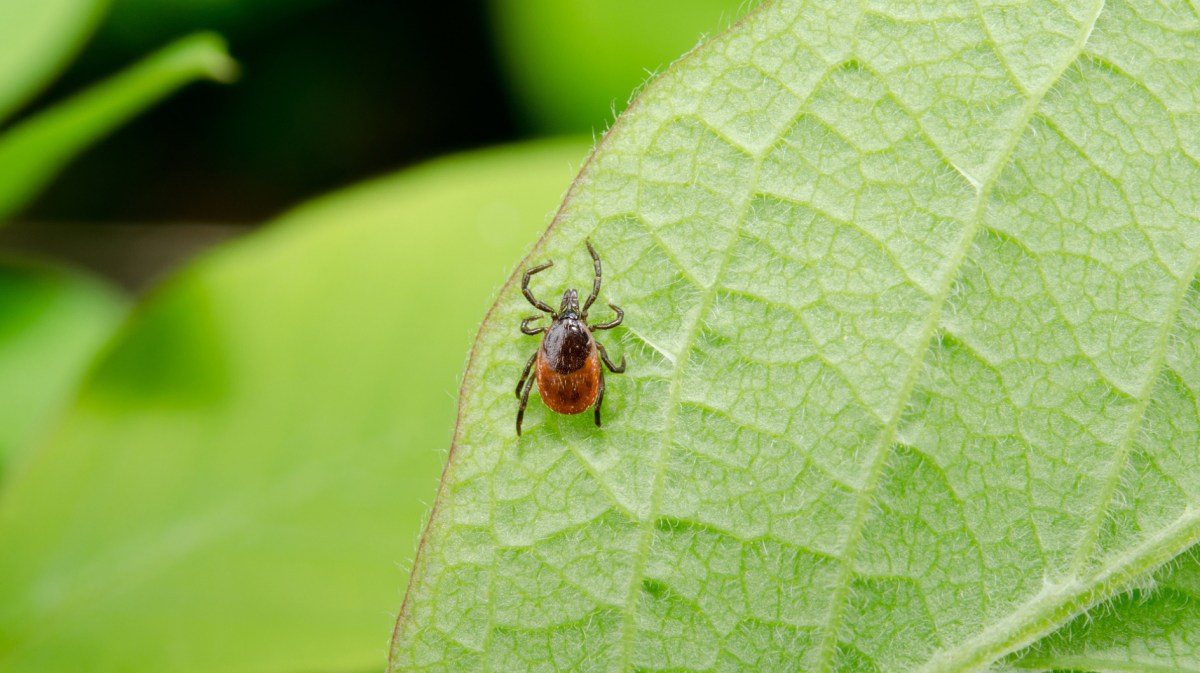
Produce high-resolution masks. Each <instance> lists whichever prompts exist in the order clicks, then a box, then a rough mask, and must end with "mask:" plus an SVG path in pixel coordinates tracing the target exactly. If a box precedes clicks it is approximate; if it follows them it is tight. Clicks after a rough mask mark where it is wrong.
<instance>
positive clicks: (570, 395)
mask: <svg viewBox="0 0 1200 673" xmlns="http://www.w3.org/2000/svg"><path fill="white" fill-rule="evenodd" d="M590 345H591V350H590V352H589V353H588V355H587V358H586V359H585V360H584V362H583V366H582V367H580V368H579V369H576V370H575V371H572V372H567V373H561V372H557V371H554V368H553V367H551V366H550V363H548V362H547V361H546V360H547V358H546V357H545V350H541V351H539V352H538V359H537V384H538V392H539V393H541V396H542V401H543V402H545V403H546V406H548V407H550V408H551V409H553V410H554V411H557V412H558V413H560V414H577V413H579V412H581V411H584V410H586V409H587V408H588V407H590V406H592V403H593V402H595V401H596V395H597V394H598V393H599V392H600V358H599V356H598V355H597V353H596V344H595V343H594V342H593V343H591V344H590Z"/></svg>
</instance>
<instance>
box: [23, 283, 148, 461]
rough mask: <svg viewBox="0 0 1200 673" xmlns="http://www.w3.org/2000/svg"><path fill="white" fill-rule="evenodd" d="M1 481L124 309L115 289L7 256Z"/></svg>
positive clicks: (71, 389)
mask: <svg viewBox="0 0 1200 673" xmlns="http://www.w3.org/2000/svg"><path fill="white" fill-rule="evenodd" d="M0 306H3V307H4V309H3V310H2V311H0V482H3V477H4V475H5V473H6V472H7V470H8V467H9V466H10V465H11V464H13V462H14V461H17V460H19V458H20V457H21V455H22V454H23V449H24V448H25V447H26V445H27V444H28V443H29V442H30V441H31V440H32V439H33V438H34V437H36V436H37V435H38V434H39V433H40V432H42V431H43V430H44V429H45V428H46V426H47V425H48V424H49V422H50V420H51V419H52V418H53V417H54V415H55V414H56V413H57V412H58V411H59V410H60V409H61V408H62V407H63V406H64V405H65V403H66V402H67V400H68V399H69V398H70V396H71V395H72V394H73V393H74V391H75V388H76V386H77V384H78V383H79V380H80V378H81V377H82V376H83V373H84V370H85V369H86V367H87V365H88V364H89V363H90V362H91V361H92V357H93V356H94V355H95V353H96V351H97V349H98V348H99V347H100V345H101V344H102V343H103V342H104V340H105V339H106V338H108V336H109V335H110V334H111V332H112V330H113V328H114V327H116V325H117V321H118V320H119V319H120V317H121V315H122V314H123V313H124V309H125V302H124V300H123V299H122V298H120V296H119V295H118V294H117V293H116V291H114V290H113V289H111V288H109V287H108V286H106V285H103V284H101V283H100V282H98V281H96V280H93V279H91V278H86V277H83V276H80V275H78V274H76V273H72V272H66V271H63V270H60V269H54V268H50V267H43V266H39V265H33V264H29V263H22V262H13V261H6V262H3V263H0Z"/></svg>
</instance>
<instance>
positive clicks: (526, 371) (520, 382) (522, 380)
mask: <svg viewBox="0 0 1200 673" xmlns="http://www.w3.org/2000/svg"><path fill="white" fill-rule="evenodd" d="M537 354H538V352H537V351H534V352H533V355H530V356H529V362H526V363H525V369H524V370H522V371H521V378H519V379H517V391H516V393H515V394H516V396H517V397H520V396H521V386H523V385H525V379H526V377H528V376H529V369H530V368H531V367H533V361H534V360H536V359H537Z"/></svg>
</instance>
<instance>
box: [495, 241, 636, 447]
mask: <svg viewBox="0 0 1200 673" xmlns="http://www.w3.org/2000/svg"><path fill="white" fill-rule="evenodd" d="M586 243H587V249H588V252H589V253H591V255H592V264H593V266H594V267H595V269H596V277H595V279H594V280H593V281H592V294H591V295H590V296H589V297H588V298H587V301H585V302H584V303H583V308H582V309H580V308H579V293H578V292H577V291H575V290H574V289H570V290H567V291H566V292H564V293H563V298H562V303H561V304H560V305H559V307H558V310H557V311H555V310H554V309H552V308H550V306H549V305H548V304H546V303H545V302H543V301H541V300H540V299H538V298H537V297H534V296H533V292H532V291H530V289H529V279H530V278H533V274H535V273H538V272H540V271H545V270H546V269H549V268H550V267H552V266H554V262H553V261H550V262H546V263H545V264H539V265H537V266H535V267H533V268H532V269H529V270H528V271H526V272H525V275H524V276H523V277H522V278H521V293H522V294H524V295H525V298H526V299H528V300H529V303H530V304H533V306H534V308H536V309H538V310H539V311H544V312H546V313H548V314H550V324H549V325H543V326H542V327H530V326H529V323H531V322H533V321H535V320H538V319H540V318H541V317H542V316H541V315H540V314H539V315H531V316H529V317H528V318H525V319H524V320H522V321H521V333H522V334H528V335H530V336H534V335H537V334H541V335H543V336H542V343H541V345H539V346H538V349H537V350H536V351H534V352H533V355H531V356H529V361H528V362H526V363H525V369H524V371H522V372H521V378H519V379H517V398H518V399H520V400H521V405H520V406H519V407H517V436H518V437H520V436H521V419H522V418H524V417H525V405H527V404H528V403H529V391H530V389H532V388H533V382H534V381H537V386H538V393H539V394H540V395H541V396H542V401H543V402H545V403H546V406H548V407H550V408H551V409H552V410H554V411H556V412H558V413H560V414H578V413H580V412H582V411H585V410H587V408H588V407H591V406H593V405H594V406H595V409H596V426H597V427H599V425H600V405H601V404H602V403H603V402H604V370H603V369H601V368H600V361H601V360H603V361H604V364H605V365H606V366H608V369H609V371H611V372H613V373H614V374H620V373H622V372H624V371H625V356H624V355H622V356H621V364H619V365H613V363H612V360H610V359H608V351H606V350H604V345H603V344H601V343H600V342H598V341H596V339H595V338H593V337H592V332H594V331H596V330H599V329H612V328H614V327H616V326H617V325H620V324H621V321H622V320H624V319H625V312H624V311H622V310H621V309H619V308H617V307H616V306H614V305H612V304H609V305H608V307H609V308H611V309H612V310H613V311H615V312H616V314H617V317H616V318H615V319H613V320H612V321H611V322H606V323H600V324H596V325H589V324H587V318H588V309H589V308H591V307H592V302H594V301H596V297H598V296H600V279H601V275H602V274H601V272H600V256H599V255H597V254H596V249H595V248H593V247H592V242H591V241H586ZM535 365H536V367H535ZM530 370H533V375H532V376H530Z"/></svg>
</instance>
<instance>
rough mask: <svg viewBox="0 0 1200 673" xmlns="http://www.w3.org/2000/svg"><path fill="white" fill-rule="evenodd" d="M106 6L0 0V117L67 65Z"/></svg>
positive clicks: (76, 0)
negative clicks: (6, 0) (3, 0)
mask: <svg viewBox="0 0 1200 673" xmlns="http://www.w3.org/2000/svg"><path fill="white" fill-rule="evenodd" d="M107 7H108V2H107V0H38V1H37V2H3V3H0V122H3V121H4V119H5V118H7V117H8V116H9V115H10V114H12V112H13V110H15V109H17V107H19V106H20V105H21V104H22V103H24V102H25V101H26V100H27V99H28V98H29V97H30V96H32V95H33V94H34V93H35V92H36V91H37V90H38V89H39V88H40V87H42V86H43V85H45V84H46V82H48V81H49V80H50V78H51V77H53V76H54V75H55V74H56V73H57V72H58V70H59V69H60V68H62V67H63V66H64V65H66V63H67V60H68V59H69V58H70V56H71V55H72V54H73V53H74V52H75V51H76V50H77V49H79V46H80V45H81V44H83V41H84V39H85V38H86V37H87V36H88V35H89V34H91V32H92V30H93V29H94V28H95V26H96V24H97V23H98V22H99V20H100V17H101V16H103V15H104V10H105V9H106V8H107Z"/></svg>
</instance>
